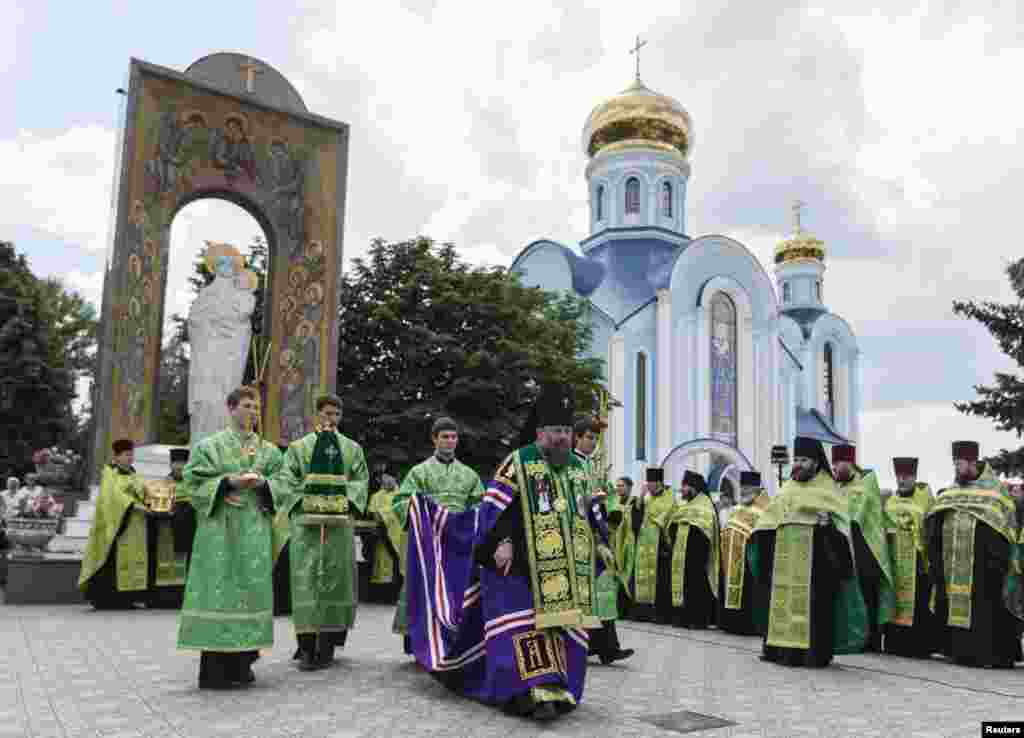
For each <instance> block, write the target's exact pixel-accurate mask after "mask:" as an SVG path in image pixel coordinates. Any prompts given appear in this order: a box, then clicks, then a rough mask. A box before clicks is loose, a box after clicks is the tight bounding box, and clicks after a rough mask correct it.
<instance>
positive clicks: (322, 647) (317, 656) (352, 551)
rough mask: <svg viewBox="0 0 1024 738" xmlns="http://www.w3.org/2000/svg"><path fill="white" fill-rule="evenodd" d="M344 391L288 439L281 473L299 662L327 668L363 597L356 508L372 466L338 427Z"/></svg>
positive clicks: (362, 502)
mask: <svg viewBox="0 0 1024 738" xmlns="http://www.w3.org/2000/svg"><path fill="white" fill-rule="evenodd" d="M341 410H342V408H341V399H340V398H339V397H337V396H335V395H323V396H321V397H319V398H317V401H316V411H317V427H316V429H315V430H314V431H313V432H312V433H310V434H308V435H306V436H304V437H303V438H300V439H299V440H297V441H294V442H293V443H292V444H291V446H289V447H288V453H287V454H286V455H285V460H284V466H283V467H282V469H281V474H280V476H279V479H280V481H281V483H282V484H283V485H284V487H285V490H286V493H285V494H286V501H285V502H284V503H283V504H282V509H283V510H284V511H285V512H286V513H287V515H288V518H289V521H290V535H289V539H288V557H289V561H290V563H291V590H292V624H293V626H294V628H295V637H296V640H297V641H298V650H297V652H296V654H295V656H296V657H297V658H298V659H299V669H301V670H302V671H315V670H318V669H324V668H327V667H328V666H330V665H331V663H332V662H333V661H334V649H335V648H337V647H344V645H345V641H346V639H347V637H348V631H349V628H351V627H352V625H353V624H354V623H355V618H356V607H357V605H358V601H359V572H358V568H357V561H356V543H355V527H354V525H353V522H354V520H355V513H356V512H358V513H360V514H361V513H363V512H365V511H366V502H367V495H368V492H369V484H370V473H369V470H368V468H367V466H366V456H365V455H364V454H363V449H362V446H360V445H359V444H358V443H356V442H355V441H353V440H352V439H351V438H348V437H347V436H345V435H342V434H341V433H340V432H339V431H338V423H339V422H340V421H341Z"/></svg>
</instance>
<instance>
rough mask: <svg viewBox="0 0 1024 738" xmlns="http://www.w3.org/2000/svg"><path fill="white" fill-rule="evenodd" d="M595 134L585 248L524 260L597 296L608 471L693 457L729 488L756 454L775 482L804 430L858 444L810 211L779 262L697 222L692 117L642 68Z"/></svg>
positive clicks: (854, 393)
mask: <svg viewBox="0 0 1024 738" xmlns="http://www.w3.org/2000/svg"><path fill="white" fill-rule="evenodd" d="M583 146H584V149H585V151H586V153H587V155H588V157H589V159H590V161H589V164H588V165H587V170H586V181H587V186H588V192H589V198H590V224H591V233H590V235H589V236H588V237H587V238H586V239H584V240H583V241H582V242H580V244H579V246H578V247H576V248H571V247H569V246H566V245H564V244H560V243H556V242H554V241H551V240H546V239H541V240H537V241H534V242H532V243H530V244H529V245H528V246H527V247H526V248H525V249H523V250H522V251H521V252H520V254H519V255H518V256H517V257H516V259H515V260H514V262H513V264H512V268H513V270H515V271H517V272H518V273H519V274H520V275H521V277H522V280H523V282H524V284H527V285H530V286H538V287H541V288H543V289H546V290H556V291H570V292H572V293H574V294H576V295H578V296H580V297H585V298H587V299H589V300H590V302H591V304H592V305H593V308H594V309H593V317H592V321H593V334H594V340H593V345H592V348H591V353H592V355H594V356H596V357H598V358H602V359H604V360H605V362H606V364H605V372H606V381H607V386H608V388H609V390H610V392H611V395H612V397H613V398H615V400H617V401H618V402H619V403H621V405H620V406H619V407H616V408H614V409H613V410H612V411H611V413H610V417H609V430H608V434H609V435H608V455H609V463H611V464H612V466H613V469H612V474H613V475H615V476H622V475H626V476H630V477H632V478H633V479H634V480H642V479H643V478H644V471H645V469H646V468H647V467H648V466H664V467H665V477H666V481H667V482H669V483H670V484H676V483H678V480H679V479H680V478H681V477H682V472H683V469H685V468H690V469H694V470H697V471H700V472H701V473H703V474H705V475H706V476H707V478H708V481H709V483H710V485H711V488H712V489H713V490H717V489H720V488H724V487H725V486H729V485H725V484H724V483H723V480H725V479H728V480H730V482H731V484H732V485H736V484H737V483H738V476H739V471H740V470H742V469H747V468H752V469H755V470H758V471H760V472H761V473H762V475H763V477H764V482H765V486H766V487H767V488H769V489H770V490H771V491H774V490H775V486H776V484H775V480H776V472H775V471H774V469H773V467H772V466H771V447H772V446H773V445H783V444H784V445H786V446H788V447H789V449H790V454H792V443H793V438H794V436H795V435H797V434H801V435H812V436H814V437H817V438H819V439H821V440H822V441H823V442H825V443H827V444H833V443H841V442H849V443H853V444H856V443H857V439H858V435H859V433H858V423H857V419H858V414H859V412H860V407H861V406H860V390H859V381H858V374H859V372H858V366H859V349H858V347H857V340H856V337H855V336H854V334H853V332H852V330H851V328H850V326H849V325H848V324H847V323H846V321H844V320H843V319H842V318H840V317H839V316H837V315H835V314H833V313H831V312H829V311H828V309H827V308H826V306H825V303H824V301H823V288H824V273H825V248H824V244H822V242H821V241H819V240H817V239H815V238H814V237H813V236H811V235H809V234H808V233H806V232H804V231H803V230H802V228H801V227H800V224H799V210H797V225H796V232H795V233H794V235H793V237H792V238H791V239H789V240H787V241H784V242H783V243H781V244H779V246H778V247H777V248H776V250H775V263H774V264H772V265H771V269H772V272H773V275H770V274H769V272H768V271H767V270H766V268H765V266H764V265H762V264H761V263H760V262H759V260H758V259H757V257H755V256H754V254H753V253H751V251H750V250H749V249H748V248H746V247H745V246H744V245H743V244H742V243H740V242H739V241H737V240H735V239H732V238H729V237H727V236H723V235H705V236H700V237H696V238H693V237H690V236H688V235H686V234H685V233H684V224H685V212H686V188H687V184H688V182H689V177H690V164H689V160H688V159H689V154H690V152H691V150H692V146H693V127H692V122H691V120H690V116H689V115H688V113H687V112H686V111H685V110H684V109H683V107H682V106H681V105H680V104H679V103H678V102H677V101H675V100H674V99H672V98H669V97H666V96H663V95H660V94H658V93H655V92H653V91H651V90H649V89H648V88H647V87H645V86H644V85H643V84H642V83H641V82H640V80H639V78H638V79H637V80H636V81H635V82H634V83H633V85H631V86H630V87H629V88H627V89H626V90H624V91H623V92H622V93H620V94H619V95H617V96H615V97H613V98H611V99H610V100H608V101H606V102H604V103H602V104H601V105H598V106H597V107H596V108H595V109H594V111H593V112H592V113H591V114H590V116H589V118H588V119H587V123H586V126H585V128H584V133H583ZM773 276H774V279H773Z"/></svg>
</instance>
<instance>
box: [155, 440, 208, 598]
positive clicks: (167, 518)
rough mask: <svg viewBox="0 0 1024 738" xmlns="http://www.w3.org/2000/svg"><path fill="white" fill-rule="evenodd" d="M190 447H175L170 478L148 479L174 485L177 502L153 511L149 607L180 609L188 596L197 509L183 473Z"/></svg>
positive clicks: (172, 450)
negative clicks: (187, 576)
mask: <svg viewBox="0 0 1024 738" xmlns="http://www.w3.org/2000/svg"><path fill="white" fill-rule="evenodd" d="M188 455H189V454H188V449H187V448H172V449H171V452H170V462H171V469H170V473H169V474H168V475H167V478H166V479H162V480H148V481H146V482H145V486H146V487H147V488H148V487H151V486H153V485H157V486H159V487H164V488H165V490H166V488H168V487H169V488H170V494H172V495H173V504H172V505H171V508H170V509H169V510H166V511H159V512H157V511H150V513H149V515H148V521H147V523H148V524H147V535H148V537H149V541H148V544H149V597H148V599H147V601H146V606H147V607H153V608H171V609H178V608H180V607H181V605H182V602H183V601H184V599H185V576H186V572H187V570H188V557H189V554H191V553H192V541H193V539H194V538H195V531H196V528H195V519H196V516H195V510H194V509H193V508H192V502H191V494H190V493H189V491H188V485H187V484H185V482H184V479H183V477H182V473H183V472H184V470H185V464H186V463H188Z"/></svg>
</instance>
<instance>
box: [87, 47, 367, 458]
mask: <svg viewBox="0 0 1024 738" xmlns="http://www.w3.org/2000/svg"><path fill="white" fill-rule="evenodd" d="M125 93H126V94H125V100H124V106H123V116H124V117H123V121H122V129H121V132H120V134H121V135H120V136H119V141H118V152H117V161H116V165H115V177H116V181H115V187H114V195H113V197H114V201H113V206H112V214H111V217H112V219H113V224H112V238H111V242H110V245H109V249H108V253H107V262H106V273H105V278H104V285H103V320H102V337H101V343H100V353H99V373H98V377H97V386H96V388H95V390H94V395H93V398H94V405H93V409H94V413H95V417H96V422H97V425H96V438H95V446H94V449H95V451H94V463H95V465H94V467H93V468H94V470H96V469H98V468H99V467H100V465H101V464H102V463H104V462H105V461H106V460H107V459H108V458H109V453H110V451H109V449H110V444H111V442H112V440H114V439H116V438H131V439H133V440H134V441H135V442H136V444H137V445H146V444H152V443H156V441H157V428H158V418H159V412H160V402H159V397H158V396H157V387H158V386H159V369H160V350H161V342H162V339H163V335H162V332H163V322H164V304H165V295H166V290H167V264H168V259H169V256H170V254H169V249H170V229H171V221H172V220H173V219H174V216H175V214H176V213H177V212H178V211H179V210H180V209H181V208H182V207H184V206H185V205H187V204H188V203H190V202H192V201H194V200H198V199H201V198H209V197H212V198H222V199H226V200H229V201H231V202H234V203H235V204H237V205H239V206H241V207H242V208H244V209H245V210H246V211H248V212H249V213H250V214H252V216H253V217H254V218H255V219H256V220H257V221H258V222H259V224H260V226H261V227H262V228H263V231H264V233H265V234H266V237H267V243H268V245H269V253H270V265H269V275H268V284H267V292H266V299H265V303H264V310H263V328H262V336H263V337H264V339H265V340H268V341H269V348H265V349H264V351H263V352H264V353H265V355H266V356H267V357H269V360H268V361H267V362H266V371H265V374H264V375H263V376H262V382H261V390H262V394H263V418H262V420H263V430H264V435H265V436H266V437H267V439H268V440H271V441H274V442H278V443H287V442H289V441H291V440H294V439H295V438H298V437H300V436H301V435H303V434H304V433H305V431H306V425H307V423H308V422H309V418H310V417H311V416H312V412H311V410H312V403H313V401H314V398H315V396H316V394H317V393H319V392H323V391H333V390H334V388H335V382H336V368H337V351H338V324H337V313H338V298H339V296H338V283H339V276H340V272H341V264H342V233H343V227H344V213H345V189H346V174H347V165H348V125H347V124H345V123H340V122H338V121H334V120H329V119H327V118H323V117H321V116H318V115H315V114H313V113H310V112H309V111H308V110H307V109H306V105H305V103H304V102H303V101H302V98H301V97H300V96H299V94H298V92H297V91H296V90H295V88H294V87H293V86H292V85H291V83H290V82H288V80H287V79H285V77H284V76H282V75H281V74H280V73H279V72H277V71H276V70H274V69H273V68H272V67H270V66H269V65H267V64H264V63H263V62H261V61H259V60H257V59H254V58H252V57H249V56H245V55H242V54H234V53H218V54H212V55H210V56H207V57H204V58H202V59H200V60H199V61H197V62H195V63H194V64H192V65H191V66H190V67H189V68H188V69H186V70H185V72H184V73H179V72H176V71H174V70H171V69H167V68H164V67H159V66H156V65H153V64H149V63H147V62H144V61H140V60H137V59H132V60H131V65H130V73H129V83H128V87H127V88H126V90H125ZM210 237H213V238H216V234H210ZM261 359H262V357H261ZM94 477H95V473H94Z"/></svg>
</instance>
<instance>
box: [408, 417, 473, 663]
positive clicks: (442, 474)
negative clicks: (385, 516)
mask: <svg viewBox="0 0 1024 738" xmlns="http://www.w3.org/2000/svg"><path fill="white" fill-rule="evenodd" d="M430 440H431V442H432V443H433V444H434V453H433V454H431V456H430V457H429V458H428V459H426V460H424V461H421V462H420V463H419V464H417V465H416V466H414V467H413V468H412V469H410V470H409V473H408V474H406V475H405V479H403V480H402V486H401V487H399V488H398V493H397V494H396V495H395V496H394V498H393V500H392V503H391V509H392V511H393V512H394V514H395V516H396V518H397V522H398V524H399V526H400V530H402V531H403V532H404V531H406V530H407V529H408V526H409V499H410V498H411V497H412V496H413V495H414V494H419V495H420V496H423V497H429V498H430V499H431V500H433V501H434V502H435V503H437V504H438V505H441V506H442V507H444V508H445V509H446V510H450V511H452V512H464V511H466V510H472V509H474V508H476V507H478V506H479V505H480V502H481V501H482V500H483V495H484V485H483V482H482V481H481V480H480V475H479V474H477V473H476V472H475V471H474V470H473V469H472V468H470V467H468V466H466V465H465V464H463V463H462V462H461V461H459V460H458V459H457V458H455V450H456V449H457V448H458V445H459V426H458V424H457V423H456V422H455V421H454V420H453V419H452V418H448V417H440V418H438V419H437V420H435V421H434V424H433V426H432V427H431V429H430ZM390 530H391V529H390V528H389V535H391V532H390ZM400 543H401V544H402V545H403V546H405V545H407V536H406V535H404V534H403V536H402V539H401V541H400ZM402 576H403V577H404V576H405V569H404V568H403V569H402ZM392 630H393V631H394V632H395V633H397V634H399V635H401V636H402V645H403V650H404V651H405V653H407V654H410V655H412V644H411V643H410V641H409V638H408V635H407V631H408V623H407V621H406V588H405V586H403V587H402V591H401V593H400V594H399V596H398V608H397V609H396V610H395V619H394V623H393V624H392Z"/></svg>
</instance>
